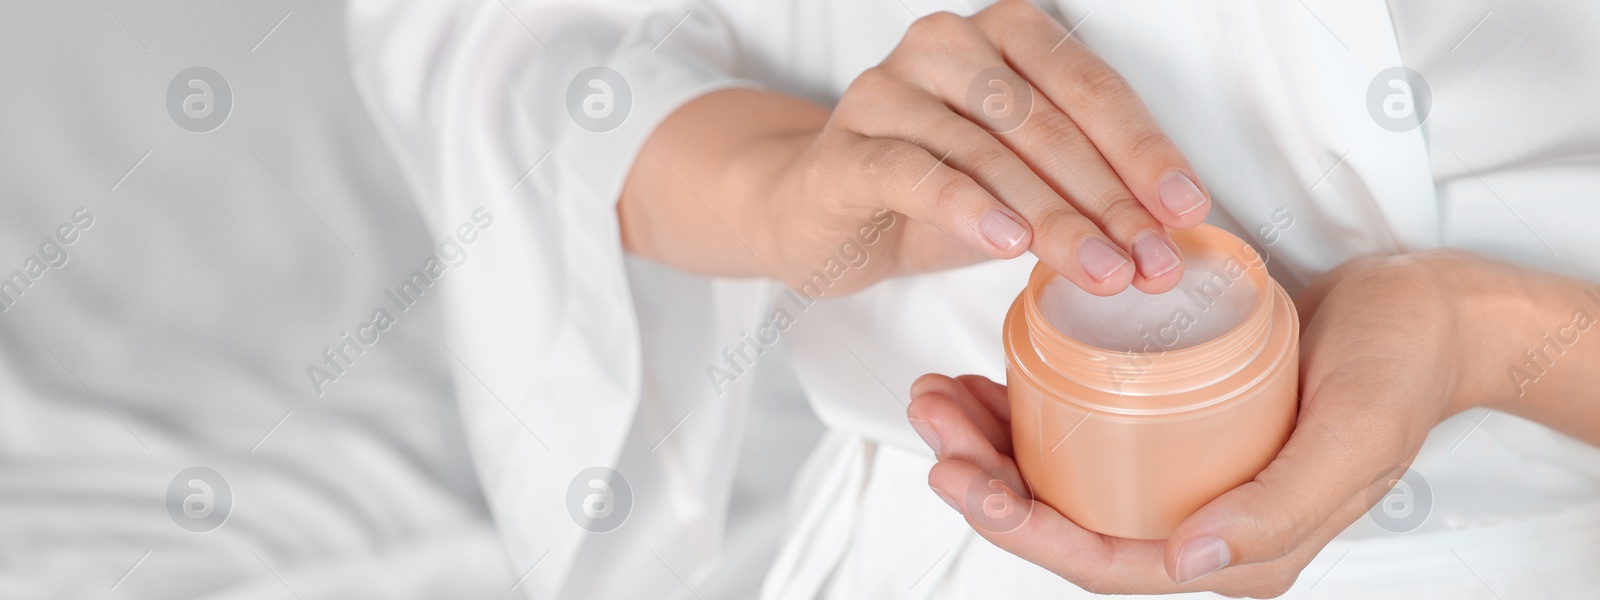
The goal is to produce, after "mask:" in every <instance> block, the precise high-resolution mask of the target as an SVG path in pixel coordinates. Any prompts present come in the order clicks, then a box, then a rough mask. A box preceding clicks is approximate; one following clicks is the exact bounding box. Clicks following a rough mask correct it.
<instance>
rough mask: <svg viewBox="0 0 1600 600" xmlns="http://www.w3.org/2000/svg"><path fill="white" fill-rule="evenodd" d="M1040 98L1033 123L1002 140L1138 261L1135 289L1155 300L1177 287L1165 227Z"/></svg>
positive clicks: (1174, 252)
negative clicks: (1154, 297)
mask: <svg viewBox="0 0 1600 600" xmlns="http://www.w3.org/2000/svg"><path fill="white" fill-rule="evenodd" d="M1040 98H1041V100H1039V101H1037V102H1035V103H1034V104H1033V112H1032V114H1031V115H1030V116H1029V117H1028V119H1027V120H1026V121H1024V122H1023V123H1022V125H1021V126H1019V127H1017V129H1016V130H1014V131H1011V132H1007V133H1001V134H997V135H998V137H999V139H1000V140H1001V141H1003V142H1004V143H1005V144H1006V145H1007V146H1008V147H1010V148H1011V149H1012V150H1013V151H1015V152H1016V153H1017V155H1018V156H1019V157H1021V158H1022V159H1023V161H1024V162H1026V163H1027V164H1028V166H1029V168H1031V169H1032V170H1033V172H1035V173H1037V174H1039V176H1040V177H1041V178H1042V179H1044V181H1045V182H1046V183H1047V184H1049V185H1050V187H1051V188H1052V189H1054V190H1056V191H1057V192H1058V193H1060V194H1061V195H1062V196H1063V197H1065V198H1067V199H1068V201H1069V202H1070V203H1071V204H1072V205H1073V207H1074V208H1076V209H1077V210H1078V212H1080V213H1082V214H1083V215H1085V216H1087V217H1088V218H1089V219H1090V221H1092V222H1093V223H1094V224H1095V226H1097V227H1099V228H1100V230H1101V231H1103V232H1105V233H1106V235H1107V236H1108V237H1110V238H1111V240H1112V241H1114V242H1115V243H1116V244H1117V245H1118V246H1120V247H1121V248H1122V249H1123V250H1125V251H1127V252H1128V253H1129V254H1131V255H1132V256H1133V259H1134V263H1135V264H1136V265H1137V267H1138V269H1137V273H1138V274H1137V276H1136V277H1134V280H1133V285H1134V286H1135V287H1137V288H1139V289H1140V290H1142V291H1144V292H1146V293H1151V294H1155V293H1161V292H1165V291H1168V290H1171V289H1172V288H1174V287H1176V286H1177V285H1178V281H1179V280H1180V279H1181V278H1182V277H1183V259H1182V254H1181V253H1180V252H1179V251H1178V246H1177V244H1174V243H1173V242H1172V238H1171V236H1169V235H1168V234H1167V230H1166V227H1164V226H1163V225H1162V224H1161V222H1159V221H1157V220H1156V218H1155V217H1154V216H1152V215H1151V214H1150V212H1149V211H1148V210H1147V209H1146V207H1145V206H1144V205H1143V204H1141V203H1140V202H1139V201H1138V200H1136V199H1135V198H1134V196H1133V193H1132V192H1130V191H1129V190H1128V188H1127V187H1126V186H1125V185H1123V182H1122V180H1121V179H1120V178H1119V177H1118V175H1117V173H1116V172H1115V171H1114V170H1112V168H1111V165H1109V164H1107V163H1106V159H1105V157H1103V156H1101V154H1100V151H1099V149H1097V148H1096V147H1095V146H1094V144H1093V143H1091V142H1090V141H1089V138H1088V137H1087V136H1085V135H1084V133H1083V130H1081V129H1080V128H1079V127H1078V125H1077V123H1075V122H1073V120H1072V119H1070V118H1068V117H1067V115H1066V114H1065V113H1063V112H1061V111H1060V110H1059V109H1057V108H1056V107H1055V106H1054V105H1052V104H1051V103H1050V102H1049V101H1047V100H1043V99H1042V96H1040Z"/></svg>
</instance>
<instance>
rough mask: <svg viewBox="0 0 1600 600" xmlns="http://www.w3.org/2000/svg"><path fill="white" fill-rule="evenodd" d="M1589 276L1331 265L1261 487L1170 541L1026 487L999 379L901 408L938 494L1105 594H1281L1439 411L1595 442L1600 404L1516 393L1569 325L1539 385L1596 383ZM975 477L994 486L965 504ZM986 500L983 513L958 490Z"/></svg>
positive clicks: (1312, 297) (951, 385) (1386, 482)
mask: <svg viewBox="0 0 1600 600" xmlns="http://www.w3.org/2000/svg"><path fill="white" fill-rule="evenodd" d="M1582 286H1583V284H1582V282H1577V281H1574V280H1571V279H1565V278H1561V277H1557V276H1554V275H1550V274H1546V273H1540V272H1537V271H1533V270H1530V269H1523V268H1519V267H1515V266H1512V265H1508V264H1505V263H1499V262H1494V261H1489V260H1486V259H1483V258H1481V257H1478V256H1475V255H1471V254H1466V253H1462V252H1453V251H1444V252H1429V253H1423V254H1419V255H1410V256H1399V257H1390V258H1365V259H1359V260H1356V261H1351V262H1350V263H1346V264H1345V265H1343V266H1341V267H1339V268H1338V269H1335V270H1334V271H1333V272H1331V273H1329V274H1328V275H1327V276H1326V277H1324V278H1323V279H1321V280H1319V281H1318V282H1316V283H1315V284H1314V285H1313V286H1312V287H1311V288H1310V289H1309V290H1307V292H1306V293H1305V294H1303V295H1302V297H1301V298H1300V299H1299V300H1298V303H1299V306H1300V311H1301V316H1302V319H1304V320H1305V321H1304V322H1305V323H1306V324H1307V326H1306V329H1305V334H1304V336H1303V337H1302V340H1301V377H1300V380H1301V382H1302V389H1301V390H1300V393H1301V410H1300V414H1299V422H1298V424H1297V426H1296V428H1295V431H1294V433H1293V435H1292V436H1291V437H1290V439H1289V441H1288V443H1287V444H1286V445H1285V446H1284V448H1283V450H1282V451H1281V452H1280V453H1279V454H1278V456H1277V458H1276V459H1275V460H1274V461H1273V462H1272V463H1271V464H1270V465H1269V466H1268V467H1267V468H1266V470H1264V471H1262V472H1261V474H1260V475H1258V476H1257V477H1256V478H1255V480H1254V481H1251V482H1249V483H1246V484H1244V485H1242V486H1240V487H1238V488H1235V489H1233V490H1231V491H1229V492H1227V493H1226V494H1223V495H1222V496H1221V497H1219V498H1217V499H1216V500H1214V501H1212V502H1211V503H1210V504H1207V505H1206V506H1204V507H1202V508H1201V509H1200V510H1199V511H1197V512H1196V513H1195V514H1194V515H1192V516H1190V517H1189V518H1188V519H1187V520H1185V521H1184V522H1183V523H1182V524H1181V525H1180V526H1179V527H1178V529H1177V530H1176V531H1175V532H1174V533H1173V535H1172V537H1171V539H1169V540H1166V541H1140V540H1128V539H1121V538H1113V537H1108V536H1104V535H1100V534H1097V533H1094V532H1090V531H1087V530H1084V529H1082V528H1080V527H1078V526H1077V525H1074V524H1073V523H1072V522H1071V521H1070V520H1068V519H1067V518H1066V517H1064V516H1062V515H1061V514H1060V513H1057V512H1055V511H1054V510H1053V509H1051V508H1050V507H1049V506H1046V505H1044V504H1042V503H1039V502H1035V501H1032V500H1029V499H1028V498H1027V497H1026V496H1025V495H1018V494H1017V493H1016V492H1017V491H1023V492H1024V494H1025V493H1026V492H1025V490H1026V488H1025V487H1024V486H1023V485H1022V479H1021V476H1020V474H1019V473H1018V471H1017V467H1016V464H1015V463H1014V462H1013V461H1012V459H1011V457H1010V456H1009V455H1008V454H1009V452H1010V448H1011V439H1010V426H1009V419H1010V414H1009V408H1008V404H1007V399H1006V390H1005V387H1004V386H1001V385H999V384H996V383H993V382H991V381H989V380H987V379H983V378H981V377H976V376H965V377H961V378H957V379H951V378H948V377H944V376H938V375H928V376H924V377H922V378H921V379H919V380H918V381H917V382H916V383H915V384H914V385H913V386H912V396H913V400H912V403H911V406H910V408H909V411H908V417H909V418H910V420H911V423H912V425H913V427H914V428H916V430H917V431H918V433H919V434H921V435H922V437H923V438H924V440H925V441H927V442H928V443H929V445H930V446H932V447H933V449H934V451H935V453H936V454H937V455H938V458H939V463H938V464H937V465H936V466H934V468H933V470H932V472H931V473H930V474H929V484H930V485H931V486H932V487H933V489H934V491H935V492H937V493H938V494H939V495H940V497H942V498H944V499H945V501H946V502H948V503H950V504H951V505H952V506H953V507H954V508H955V509H956V510H958V511H960V512H962V514H963V515H965V516H966V517H967V520H968V522H969V523H970V524H972V525H973V527H974V528H975V529H976V530H977V531H978V532H979V533H980V534H982V535H983V536H984V537H985V538H987V539H988V540H990V541H991V542H993V543H994V544H995V545H997V546H1000V547H1001V548H1004V549H1006V550H1007V551H1009V552H1012V553H1014V554H1016V555H1018V556H1021V557H1023V558H1025V559H1027V560H1029V561H1031V562H1034V563H1036V564H1039V565H1041V566H1043V567H1045V568H1047V569H1050V570H1051V571H1053V572H1055V573H1056V574H1058V575H1060V576H1062V577H1064V578H1067V579H1068V580H1070V581H1072V582H1073V583H1075V584H1077V585H1079V586H1081V587H1083V588H1085V589H1088V590H1090V591H1094V592H1097V593H1146V594H1148V593H1167V592H1179V591H1195V590H1211V591H1216V592H1219V593H1223V594H1226V595H1230V596H1252V597H1271V596H1276V595H1279V594H1282V593H1283V592H1284V591H1286V590H1287V589H1289V586H1290V585H1292V584H1293V583H1294V581H1295V579H1296V577H1298V576H1299V573H1300V571H1301V569H1303V568H1304V567H1305V566H1306V564H1307V563H1308V562H1310V560H1311V559H1312V558H1313V557H1314V556H1315V555H1316V554H1317V552H1319V551H1320V550H1321V549H1322V548H1323V546H1325V545H1326V544H1327V543H1328V541H1329V540H1331V539H1333V537H1334V536H1336V535H1338V534H1339V532H1341V531H1343V530H1344V529H1345V527H1346V526H1348V525H1349V524H1350V523H1352V522H1354V521H1355V520H1356V519H1357V518H1360V517H1361V515H1362V514H1363V513H1364V512H1366V511H1367V510H1368V509H1369V508H1371V506H1372V504H1373V503H1375V502H1376V501H1377V500H1378V499H1379V498H1381V497H1382V496H1383V494H1384V492H1386V491H1387V489H1388V487H1389V486H1392V485H1393V484H1394V481H1395V480H1397V479H1399V477H1400V475H1401V474H1402V473H1403V472H1404V470H1405V469H1406V467H1407V466H1408V465H1409V464H1410V461H1411V459H1412V458H1413V457H1414V456H1415V455H1416V453H1417V451H1418V449H1419V448H1420V447H1421V445H1422V442H1423V440H1424V438H1425V437H1426V436H1427V434H1428V431H1429V430H1430V429H1431V428H1432V427H1433V426H1434V425H1435V424H1437V423H1438V422H1439V421H1441V420H1443V419H1444V418H1445V417H1448V416H1450V415H1452V414H1455V413H1456V412H1459V411H1461V410H1465V409H1467V408H1471V407H1473V406H1480V405H1491V406H1495V407H1496V408H1500V409H1502V410H1507V411H1512V412H1518V413H1521V414H1523V415H1524V416H1529V417H1530V418H1541V417H1542V418H1543V420H1545V422H1547V423H1552V426H1557V427H1558V428H1562V429H1565V430H1567V431H1569V432H1571V433H1573V434H1575V435H1579V436H1582V437H1585V438H1586V439H1588V440H1590V441H1591V442H1593V441H1594V440H1596V439H1600V436H1597V435H1596V432H1600V414H1597V412H1596V409H1595V408H1593V407H1589V406H1585V404H1592V403H1574V402H1571V396H1567V397H1566V399H1565V400H1556V399H1552V398H1549V397H1544V396H1537V395H1532V394H1526V395H1524V396H1523V397H1522V398H1520V399H1515V400H1511V399H1512V398H1515V394H1514V393H1513V392H1515V391H1517V386H1515V385H1512V384H1511V383H1508V382H1507V381H1506V379H1507V376H1506V373H1507V369H1508V368H1509V367H1512V366H1515V365H1517V364H1521V362H1522V359H1521V355H1522V354H1521V353H1522V352H1523V350H1524V349H1526V348H1527V347H1528V346H1529V345H1530V344H1537V343H1539V340H1540V339H1541V337H1540V336H1541V333H1540V332H1541V330H1543V331H1545V332H1551V331H1563V330H1559V329H1552V328H1557V327H1560V326H1564V325H1568V324H1574V325H1573V326H1572V327H1570V328H1569V329H1570V331H1567V333H1565V334H1563V335H1565V336H1566V337H1563V338H1561V339H1563V340H1572V341H1573V344H1571V345H1570V346H1569V347H1565V348H1564V352H1566V354H1564V355H1562V358H1561V360H1566V361H1568V362H1567V364H1566V365H1565V368H1563V365H1562V364H1560V363H1557V364H1554V365H1551V366H1549V368H1547V369H1546V370H1545V372H1544V375H1543V379H1542V380H1541V381H1538V382H1535V385H1543V386H1544V387H1543V388H1542V389H1541V390H1539V391H1540V392H1541V393H1544V392H1546V391H1548V392H1555V393H1557V394H1560V393H1562V392H1564V391H1570V392H1576V391H1577V390H1579V389H1583V388H1582V385H1585V381H1587V385H1591V386H1592V385H1593V384H1594V381H1593V380H1594V379H1595V378H1596V375H1594V372H1595V371H1596V370H1595V369H1593V365H1595V364H1596V357H1597V354H1600V353H1597V352H1596V348H1600V343H1592V344H1590V345H1589V346H1590V347H1589V348H1581V347H1580V346H1579V345H1578V344H1577V342H1578V341H1586V340H1581V339H1578V336H1581V335H1582V332H1583V331H1584V330H1586V327H1582V326H1580V325H1576V324H1575V323H1578V322H1580V321H1581V320H1582V319H1581V318H1580V317H1579V316H1578V315H1576V314H1575V313H1574V311H1575V310H1583V309H1584V308H1585V305H1586V304H1588V303H1590V302H1591V299H1589V298H1588V297H1587V296H1586V295H1585V294H1584V293H1583V292H1582ZM1597 289H1600V288H1597ZM1592 302H1593V303H1594V304H1593V305H1592V306H1588V307H1587V310H1588V314H1591V315H1593V314H1600V312H1597V310H1600V296H1597V297H1596V298H1594V299H1593V300H1592ZM1588 322H1589V323H1591V324H1592V323H1593V322H1594V321H1593V319H1592V318H1591V319H1589V320H1588ZM1590 335H1593V334H1590ZM1510 361H1516V362H1514V363H1513V362H1510ZM1585 364H1587V367H1585V366H1579V365H1585ZM1558 369H1560V371H1558ZM1586 378H1587V379H1586ZM1513 380H1514V378H1513ZM1513 383H1514V381H1513ZM1523 387H1524V388H1526V387H1527V386H1523ZM1588 389H1593V388H1592V387H1591V388H1588ZM1497 400H1501V401H1499V402H1497ZM1557 407H1559V408H1557ZM995 481H998V482H999V483H1001V484H1004V485H1003V486H1001V487H996V486H995V484H994V483H992V482H995ZM971 485H982V486H986V488H985V489H984V490H982V491H980V492H978V493H977V495H975V496H969V495H968V494H969V486H971ZM985 496H987V497H988V500H987V501H985V502H984V503H983V506H970V505H968V504H967V503H966V502H965V501H964V500H963V499H967V498H974V497H979V498H982V497H985ZM1007 508H1020V509H1021V510H1026V511H1031V513H1030V514H1029V516H1028V518H1027V519H1026V520H1025V521H1023V522H1022V524H1021V525H1019V526H1016V527H1015V528H1014V529H1012V528H1010V527H1005V528H1001V529H1009V530H1008V531H990V530H989V529H987V528H985V525H986V524H993V523H994V522H995V521H994V520H993V519H990V518H987V517H986V515H985V514H984V513H983V512H982V511H983V510H985V509H987V510H997V509H998V510H1005V509H1007ZM1007 523H1008V525H1009V524H1012V523H1011V522H1009V521H1008V522H1007Z"/></svg>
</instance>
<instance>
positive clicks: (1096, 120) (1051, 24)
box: [972, 1, 1210, 229]
mask: <svg viewBox="0 0 1600 600" xmlns="http://www.w3.org/2000/svg"><path fill="white" fill-rule="evenodd" d="M972 21H973V23H974V25H976V26H977V27H978V28H979V29H980V30H982V31H984V33H985V34H986V36H987V37H988V38H989V39H990V40H991V41H992V42H993V43H994V45H995V46H996V47H998V48H999V49H1000V52H1001V53H1002V54H1003V55H1004V56H1005V57H1006V60H1007V62H1009V63H1010V64H1011V65H1012V66H1013V68H1015V69H1016V70H1017V71H1018V72H1019V73H1021V74H1022V76H1023V77H1026V78H1027V79H1028V80H1029V81H1031V82H1033V83H1034V85H1036V86H1038V87H1039V88H1040V90H1041V91H1042V92H1043V93H1044V95H1045V97H1047V98H1049V99H1050V101H1051V102H1052V103H1054V104H1055V105H1056V106H1058V107H1061V109H1062V110H1064V111H1065V112H1066V113H1067V115H1068V116H1070V117H1072V120H1073V121H1075V122H1076V123H1078V124H1079V126H1081V127H1082V128H1083V130H1084V133H1086V134H1087V135H1088V137H1089V139H1090V140H1093V142H1094V145H1095V147H1096V148H1098V149H1099V151H1100V154H1101V155H1103V156H1105V157H1106V159H1107V161H1108V162H1109V163H1110V164H1111V166H1112V167H1113V168H1114V169H1116V172H1117V174H1118V175H1120V176H1121V179H1122V181H1123V182H1124V183H1125V184H1126V185H1127V187H1128V189H1129V190H1130V191H1131V192H1132V193H1133V195H1134V196H1135V197H1136V198H1138V199H1139V202H1140V203H1141V204H1143V205H1144V206H1145V208H1146V209H1148V210H1149V211H1150V214H1152V215H1154V216H1155V217H1156V218H1157V219H1158V220H1160V221H1161V222H1162V223H1163V224H1165V225H1167V226H1168V227H1173V228H1177V229H1185V228H1189V227H1193V226H1195V225H1199V224H1200V223H1201V222H1203V221H1204V220H1205V217H1206V213H1207V212H1208V211H1209V210H1210V196H1209V195H1208V194H1207V193H1206V192H1205V189H1204V187H1203V186H1201V185H1200V184H1199V178H1198V177H1196V176H1195V174H1194V168H1193V167H1191V166H1190V165H1189V161H1188V160H1187V159H1186V158H1184V156H1183V153H1182V152H1180V151H1179V150H1178V148H1177V146H1176V145H1174V144H1173V143H1172V141H1171V139H1170V138H1168V137H1167V135H1166V134H1165V133H1164V132H1163V130H1162V129H1161V126H1160V125H1159V124H1158V123H1156V120H1155V117H1154V116H1153V115H1151V114H1150V110H1149V109H1148V108H1147V107H1146V106H1145V104H1144V101H1143V100H1141V99H1140V98H1139V96H1138V94H1137V93H1135V92H1134V91H1133V88H1132V87H1130V86H1129V85H1128V83H1127V81H1126V80H1124V79H1123V78H1122V76H1121V75H1120V74H1118V73H1117V72H1116V71H1115V70H1113V69H1112V68H1111V67H1110V66H1109V65H1107V64H1106V63H1105V61H1103V60H1101V59H1100V57H1099V56H1096V55H1095V54H1094V53H1093V52H1091V51H1090V50H1089V49H1088V48H1087V47H1085V46H1084V45H1083V44H1081V43H1079V42H1078V40H1077V39H1076V38H1075V37H1074V36H1069V35H1068V33H1069V32H1068V30H1067V29H1066V28H1065V27H1064V26H1062V25H1061V23H1058V22H1056V20H1055V19H1052V18H1050V16H1049V15H1047V14H1045V13H1044V12H1043V11H1042V10H1040V9H1039V8H1038V7H1036V6H1034V5H1032V4H1030V3H1028V2H1023V1H1006V2H999V3H996V4H994V5H992V6H990V7H989V8H987V9H985V10H983V11H981V12H979V13H978V14H976V15H974V16H973V18H972Z"/></svg>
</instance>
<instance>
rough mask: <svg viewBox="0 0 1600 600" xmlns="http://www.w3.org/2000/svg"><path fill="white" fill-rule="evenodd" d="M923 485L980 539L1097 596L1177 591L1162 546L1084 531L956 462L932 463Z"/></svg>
mask: <svg viewBox="0 0 1600 600" xmlns="http://www.w3.org/2000/svg"><path fill="white" fill-rule="evenodd" d="M928 485H929V486H930V487H932V488H933V489H934V491H935V492H936V493H938V494H939V496H940V497H942V498H944V499H945V501H946V502H948V503H950V504H952V506H953V508H955V509H956V511H957V512H960V513H961V515H962V516H963V517H965V518H966V520H967V523H968V524H969V525H971V526H972V529H973V530H974V531H976V532H978V534H979V535H981V536H983V538H984V539H986V540H989V542H991V543H993V544H994V545H995V546H998V547H999V548H1001V549H1003V550H1005V551H1007V552H1010V553H1012V554H1015V555H1017V556H1019V557H1022V558H1023V559H1025V560H1027V561H1028V562H1031V563H1034V564H1037V565H1040V566H1042V567H1045V568H1046V569H1049V570H1050V571H1051V572H1053V573H1055V574H1056V575H1059V576H1061V577H1062V578H1064V579H1066V580H1068V581H1070V582H1072V583H1073V584H1075V585H1077V586H1079V587H1082V588H1084V589H1087V590H1093V591H1094V592H1095V593H1101V594H1107V593H1109V594H1128V593H1168V592H1172V591H1176V590H1177V586H1176V585H1174V584H1173V583H1172V581H1171V580H1170V579H1168V578H1167V577H1166V574H1165V573H1164V572H1163V571H1162V567H1161V542H1157V541H1147V540H1128V539H1123V538H1113V537H1109V536H1104V535H1100V534H1098V533H1094V532H1092V531H1089V530H1086V529H1083V528H1082V527H1079V526H1077V524H1075V523H1073V522H1072V521H1070V520H1068V519H1067V518H1066V517H1063V516H1061V513H1058V512H1056V511H1055V509H1052V508H1050V506H1049V505H1046V504H1044V503H1042V502H1037V501H1034V500H1032V499H1031V498H1029V497H1027V496H1026V495H1025V494H1019V493H1018V492H1017V491H1016V490H1015V489H1012V488H1010V487H1009V484H1006V483H1005V482H1004V481H1003V480H999V479H997V478H995V477H993V476H992V474H990V473H988V472H986V471H984V470H982V469H980V468H979V467H978V466H976V465H972V464H969V463H965V462H962V461H959V460H942V461H939V463H938V464H936V465H934V467H933V469H932V470H931V471H929V473H928Z"/></svg>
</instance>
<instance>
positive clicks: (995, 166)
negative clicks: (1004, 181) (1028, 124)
mask: <svg viewBox="0 0 1600 600" xmlns="http://www.w3.org/2000/svg"><path fill="white" fill-rule="evenodd" d="M1012 158H1013V156H1012V154H1011V151H1010V150H1007V149H1005V147H1003V146H1000V145H999V144H984V145H982V146H979V147H978V148H976V149H974V150H973V151H972V153H971V154H969V155H968V156H967V158H966V163H967V164H968V165H971V166H972V171H973V172H974V173H983V174H985V175H986V176H996V177H997V176H1002V175H1004V174H1005V170H1006V169H1008V168H1009V167H1010V165H1011V164H1012Z"/></svg>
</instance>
